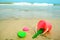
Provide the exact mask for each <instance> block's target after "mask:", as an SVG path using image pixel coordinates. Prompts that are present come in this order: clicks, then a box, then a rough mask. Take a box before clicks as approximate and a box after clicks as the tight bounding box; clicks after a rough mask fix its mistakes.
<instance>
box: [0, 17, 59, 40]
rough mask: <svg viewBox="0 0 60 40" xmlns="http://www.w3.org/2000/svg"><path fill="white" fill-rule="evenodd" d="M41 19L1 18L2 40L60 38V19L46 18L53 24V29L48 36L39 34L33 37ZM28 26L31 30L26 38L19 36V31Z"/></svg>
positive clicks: (53, 39) (0, 35) (0, 39)
mask: <svg viewBox="0 0 60 40" xmlns="http://www.w3.org/2000/svg"><path fill="white" fill-rule="evenodd" d="M39 20H41V19H35V18H34V19H22V18H21V19H7V20H0V40H60V19H44V20H47V21H49V22H50V23H51V24H52V30H51V32H50V34H48V35H47V36H46V37H45V36H41V35H39V36H38V37H37V38H35V39H32V36H33V35H34V34H35V32H36V27H37V26H36V25H37V23H38V21H39ZM25 26H27V27H28V28H29V31H28V32H27V36H26V37H25V38H19V37H18V36H17V32H18V31H20V30H22V29H23V27H25Z"/></svg>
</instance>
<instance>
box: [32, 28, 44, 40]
mask: <svg viewBox="0 0 60 40" xmlns="http://www.w3.org/2000/svg"><path fill="white" fill-rule="evenodd" d="M43 31H44V30H43V29H40V30H38V31H37V33H35V34H34V35H33V37H32V38H33V39H34V38H36V37H37V36H38V35H39V34H41V33H43Z"/></svg>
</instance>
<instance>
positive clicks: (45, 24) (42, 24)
mask: <svg viewBox="0 0 60 40" xmlns="http://www.w3.org/2000/svg"><path fill="white" fill-rule="evenodd" d="M41 28H42V29H44V32H43V34H45V33H46V32H50V30H51V29H52V25H51V23H49V22H48V21H45V20H40V21H39V22H38V24H37V30H40V29H41Z"/></svg>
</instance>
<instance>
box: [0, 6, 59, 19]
mask: <svg viewBox="0 0 60 40" xmlns="http://www.w3.org/2000/svg"><path fill="white" fill-rule="evenodd" d="M8 18H17V19H19V18H55V19H56V18H60V6H59V5H54V6H21V5H0V19H8Z"/></svg>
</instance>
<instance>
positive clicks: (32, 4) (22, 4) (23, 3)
mask: <svg viewBox="0 0 60 40" xmlns="http://www.w3.org/2000/svg"><path fill="white" fill-rule="evenodd" d="M0 5H21V6H53V5H54V4H49V3H28V2H17V3H12V4H0Z"/></svg>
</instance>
